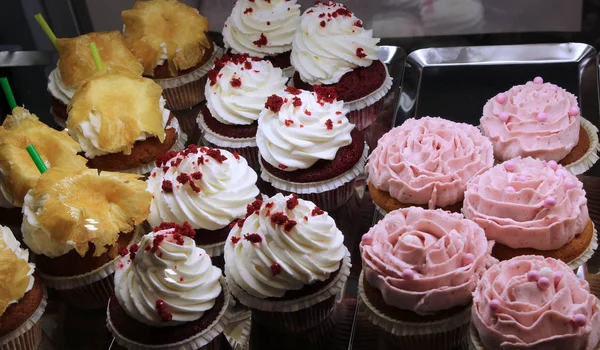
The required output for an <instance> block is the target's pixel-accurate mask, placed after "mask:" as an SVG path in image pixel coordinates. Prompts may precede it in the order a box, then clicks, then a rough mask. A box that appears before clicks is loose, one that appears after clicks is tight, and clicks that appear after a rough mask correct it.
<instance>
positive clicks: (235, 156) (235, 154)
mask: <svg viewBox="0 0 600 350" xmlns="http://www.w3.org/2000/svg"><path fill="white" fill-rule="evenodd" d="M233 157H234V158H235V159H237V160H240V154H239V153H237V152H233Z"/></svg>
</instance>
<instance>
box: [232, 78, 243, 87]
mask: <svg viewBox="0 0 600 350" xmlns="http://www.w3.org/2000/svg"><path fill="white" fill-rule="evenodd" d="M229 84H231V86H232V87H234V88H239V87H240V86H242V79H240V78H231V81H230V82H229Z"/></svg>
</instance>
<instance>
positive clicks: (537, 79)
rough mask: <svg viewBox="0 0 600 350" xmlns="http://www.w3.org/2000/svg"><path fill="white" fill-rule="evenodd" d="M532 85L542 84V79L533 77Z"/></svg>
mask: <svg viewBox="0 0 600 350" xmlns="http://www.w3.org/2000/svg"><path fill="white" fill-rule="evenodd" d="M533 83H534V84H543V83H544V79H543V78H542V77H535V79H533Z"/></svg>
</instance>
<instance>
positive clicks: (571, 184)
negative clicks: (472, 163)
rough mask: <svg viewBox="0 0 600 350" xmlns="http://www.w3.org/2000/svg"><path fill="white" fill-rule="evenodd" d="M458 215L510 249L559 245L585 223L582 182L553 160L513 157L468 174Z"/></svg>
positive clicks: (545, 248) (587, 219)
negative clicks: (481, 170)
mask: <svg viewBox="0 0 600 350" xmlns="http://www.w3.org/2000/svg"><path fill="white" fill-rule="evenodd" d="M463 213H464V214H465V217H466V218H467V219H471V220H473V221H474V222H476V223H477V224H478V225H479V226H481V227H482V228H483V229H484V230H485V233H486V235H487V237H488V239H492V240H495V241H496V242H498V243H502V244H504V245H506V246H509V247H511V248H534V249H538V250H553V249H558V248H560V247H562V246H564V245H565V244H567V243H568V242H570V241H571V240H572V239H573V238H574V237H575V235H577V234H579V233H581V232H583V230H584V228H585V226H586V225H587V223H588V221H589V213H588V207H587V199H586V197H585V191H584V190H583V184H582V183H581V182H580V181H579V180H578V179H577V177H575V175H572V174H571V173H570V172H569V171H567V170H566V169H565V168H563V167H562V166H561V165H558V164H556V162H555V161H549V162H546V161H542V160H539V159H534V158H530V157H528V158H515V159H511V160H508V161H506V162H504V163H502V164H499V165H496V166H495V167H493V168H492V169H490V170H489V171H487V172H485V173H483V174H481V175H479V176H477V177H475V178H473V180H471V182H469V184H468V186H467V190H466V192H465V200H464V203H463Z"/></svg>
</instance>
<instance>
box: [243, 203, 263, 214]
mask: <svg viewBox="0 0 600 350" xmlns="http://www.w3.org/2000/svg"><path fill="white" fill-rule="evenodd" d="M262 204H263V201H262V200H260V199H257V200H255V201H254V202H252V203H250V204H248V205H247V206H246V217H248V216H250V215H252V214H254V212H256V211H258V210H260V207H261V206H262Z"/></svg>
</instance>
